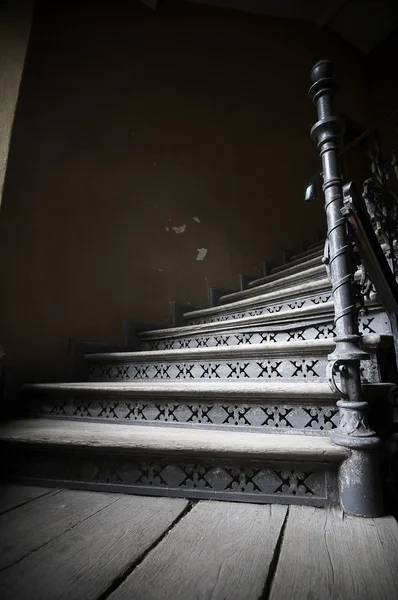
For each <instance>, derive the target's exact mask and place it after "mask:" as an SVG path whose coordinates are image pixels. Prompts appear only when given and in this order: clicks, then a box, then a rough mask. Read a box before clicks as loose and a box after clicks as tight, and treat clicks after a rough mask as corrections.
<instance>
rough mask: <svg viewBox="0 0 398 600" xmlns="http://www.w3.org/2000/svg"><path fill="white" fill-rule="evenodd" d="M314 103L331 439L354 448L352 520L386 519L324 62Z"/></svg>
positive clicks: (339, 130) (348, 472) (345, 496)
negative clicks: (335, 419) (328, 321)
mask: <svg viewBox="0 0 398 600" xmlns="http://www.w3.org/2000/svg"><path fill="white" fill-rule="evenodd" d="M311 81H312V85H311V88H310V90H309V97H310V99H311V100H312V102H313V103H314V104H315V106H316V108H317V111H318V121H317V122H316V123H315V125H314V126H313V127H312V129H311V136H312V138H313V140H314V141H315V143H316V144H317V148H318V151H319V154H320V156H321V160H322V170H323V191H324V195H325V211H326V221H327V229H328V233H327V240H328V242H327V245H328V254H329V256H328V257H327V258H326V259H325V260H326V262H327V263H328V268H329V271H330V278H331V282H332V293H333V301H334V310H335V331H336V337H335V338H334V341H335V342H336V348H335V350H334V352H333V353H332V354H330V355H329V356H328V360H329V364H328V381H329V384H330V386H331V387H332V389H333V390H334V391H336V392H338V394H339V396H340V400H339V401H338V402H337V406H338V407H339V410H340V423H339V425H338V427H337V428H336V429H334V430H333V431H332V433H331V436H332V439H333V441H334V442H335V443H336V444H339V445H340V446H345V447H346V448H350V450H351V452H350V456H349V458H347V459H346V460H345V461H344V462H343V464H342V466H341V467H340V472H339V486H340V501H341V504H342V506H343V509H344V510H345V511H346V512H347V513H350V514H354V515H360V516H364V517H375V516H379V515H381V514H382V510H383V509H382V498H381V484H380V474H379V465H378V446H379V444H380V440H379V438H378V437H377V436H376V434H375V432H374V431H372V430H371V429H370V428H369V425H368V421H367V412H368V405H367V402H365V401H364V400H363V398H362V388H361V379H360V361H361V360H366V359H368V358H369V355H368V354H366V353H365V352H364V351H363V350H361V348H360V336H359V335H358V326H357V312H356V296H355V290H354V285H353V275H354V272H353V269H354V268H355V267H353V266H352V265H353V264H354V263H353V261H352V260H351V244H350V240H349V237H348V231H347V223H346V219H345V217H343V216H342V213H341V209H342V208H343V189H342V187H343V180H342V174H341V167H340V159H339V150H340V143H341V138H342V134H343V132H344V129H343V125H342V123H341V122H340V120H339V119H338V117H337V116H336V115H335V113H334V110H333V96H334V92H335V90H336V83H335V81H334V79H333V65H332V63H331V62H329V61H326V60H323V61H320V62H318V63H317V64H316V65H315V66H314V67H313V69H312V71H311Z"/></svg>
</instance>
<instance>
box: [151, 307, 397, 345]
mask: <svg viewBox="0 0 398 600" xmlns="http://www.w3.org/2000/svg"><path fill="white" fill-rule="evenodd" d="M237 329H238V325H237ZM359 331H360V333H380V334H382V333H390V327H389V323H388V318H387V316H386V315H385V313H381V312H378V313H372V314H371V315H367V316H362V317H360V320H359ZM334 335H335V333H334V323H333V319H331V320H330V321H325V322H323V323H311V324H307V325H301V326H300V323H297V324H293V323H291V327H290V328H288V327H287V326H286V325H284V326H282V325H279V326H278V325H276V326H275V328H274V329H271V326H268V327H267V329H266V330H265V327H264V326H259V327H258V328H257V329H256V328H254V327H253V326H252V327H250V328H248V327H247V328H246V329H242V330H240V331H236V330H235V331H233V332H229V331H225V332H222V331H221V332H220V331H217V332H216V333H214V334H212V333H209V334H202V335H187V336H180V337H174V338H170V337H169V338H165V339H163V340H143V341H142V342H141V348H142V350H179V349H183V348H217V347H219V346H239V345H241V344H262V343H269V342H291V341H297V340H321V339H326V338H332V337H334Z"/></svg>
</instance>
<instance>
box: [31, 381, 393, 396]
mask: <svg viewBox="0 0 398 600" xmlns="http://www.w3.org/2000/svg"><path fill="white" fill-rule="evenodd" d="M379 385H380V384H379ZM388 385H390V384H388ZM23 390H24V391H27V392H43V393H46V394H55V393H59V394H63V393H69V392H72V393H81V394H84V395H90V394H94V395H97V394H112V395H119V394H120V395H124V394H125V395H134V394H136V395H142V394H143V393H147V394H154V395H156V394H159V395H175V394H177V395H179V394H184V395H185V396H186V395H192V396H203V395H206V394H211V395H222V396H226V395H227V396H228V397H230V396H236V397H242V396H244V397H248V396H255V397H257V396H258V395H261V396H262V397H292V396H293V397H295V398H305V397H307V396H308V395H311V396H319V397H322V398H324V397H328V398H331V399H335V398H336V395H335V393H334V392H332V390H331V389H330V387H329V385H328V384H327V383H326V382H312V381H306V382H295V383H292V382H289V381H282V382H280V381H269V380H267V381H257V380H255V381H244V380H238V381H234V382H231V381H225V380H221V381H214V380H209V379H208V380H203V381H196V380H195V381H193V380H183V381H168V380H167V381H165V380H161V381H153V380H150V381H149V382H148V381H134V382H128V383H126V382H122V381H115V382H76V383H74V382H65V383H31V384H25V385H24V386H23Z"/></svg>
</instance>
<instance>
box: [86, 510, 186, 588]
mask: <svg viewBox="0 0 398 600" xmlns="http://www.w3.org/2000/svg"><path fill="white" fill-rule="evenodd" d="M195 504H197V503H196V502H188V504H187V506H186V507H185V508H184V510H183V511H182V512H181V513H180V514H179V515H178V516H177V517H176V518H175V519H174V521H172V523H170V525H169V527H168V528H167V529H166V530H165V531H164V532H163V533H162V535H160V536H159V537H158V538H157V539H156V540H155V541H154V542H153V543H152V544H151V545H150V546H149V547H148V548H146V550H144V551H143V552H142V554H140V556H138V557H137V558H136V559H135V560H134V561H133V562H132V563H131V564H130V565H129V566H128V567H126V569H124V571H123V572H122V573H120V574H119V575H118V576H117V577H116V579H114V580H113V581H112V583H111V584H110V585H109V586H108V588H107V589H106V590H105V591H104V592H103V593H102V594H101V595H100V596H99V597H98V598H97V600H107V598H109V597H110V596H111V594H113V592H115V591H116V590H117V588H118V587H120V586H121V585H122V583H124V581H126V579H127V578H128V577H129V576H130V575H131V574H132V573H133V571H135V569H136V568H137V567H139V565H140V564H142V563H143V562H144V560H145V559H146V557H147V556H148V555H149V554H150V553H151V552H152V550H154V549H155V548H156V547H157V546H158V545H159V544H160V543H161V542H162V541H163V540H164V538H165V537H166V536H167V535H168V534H169V533H170V531H171V530H172V529H174V527H175V526H176V525H177V524H178V523H179V522H180V521H182V520H183V519H184V518H185V517H186V516H187V515H188V514H189V513H190V512H191V510H192V509H193V507H194V506H195Z"/></svg>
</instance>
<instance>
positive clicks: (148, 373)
mask: <svg viewBox="0 0 398 600" xmlns="http://www.w3.org/2000/svg"><path fill="white" fill-rule="evenodd" d="M362 343H363V346H364V348H365V349H366V350H368V351H369V352H370V353H371V354H372V357H371V360H368V361H364V362H363V367H362V369H363V379H364V381H367V382H369V383H373V382H378V381H379V380H380V379H379V367H378V361H377V354H376V353H377V351H378V350H380V349H382V348H385V347H386V346H391V344H392V338H391V336H388V335H385V336H384V335H382V336H380V335H374V334H373V335H367V336H364V337H363V339H362ZM334 348H335V344H334V342H333V339H330V338H328V339H323V340H311V341H291V342H273V343H263V344H242V345H239V346H223V347H216V348H187V349H181V350H163V351H161V352H159V351H144V352H114V353H100V354H88V355H86V356H85V358H86V360H87V361H88V363H89V378H90V380H92V381H101V380H134V379H199V380H200V379H258V378H266V379H271V378H297V380H300V379H302V378H304V379H314V378H319V379H323V378H325V377H326V366H327V362H328V361H327V356H328V354H330V353H331V352H332V351H333V350H334Z"/></svg>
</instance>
